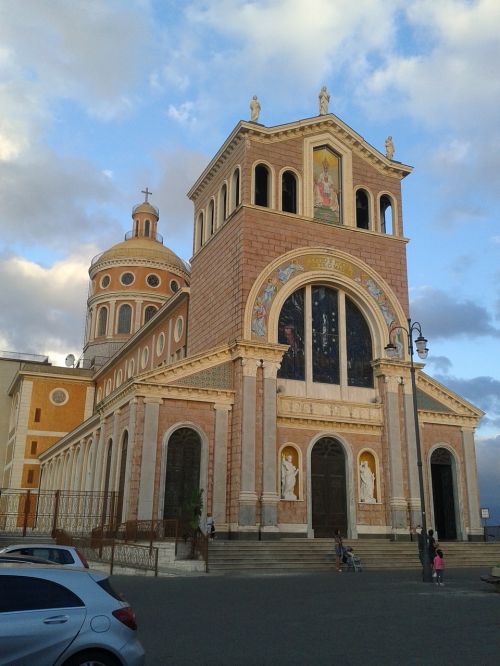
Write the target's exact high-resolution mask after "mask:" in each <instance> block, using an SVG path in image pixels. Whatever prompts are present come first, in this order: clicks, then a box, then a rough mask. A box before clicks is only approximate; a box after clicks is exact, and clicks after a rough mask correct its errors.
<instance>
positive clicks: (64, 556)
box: [0, 543, 89, 569]
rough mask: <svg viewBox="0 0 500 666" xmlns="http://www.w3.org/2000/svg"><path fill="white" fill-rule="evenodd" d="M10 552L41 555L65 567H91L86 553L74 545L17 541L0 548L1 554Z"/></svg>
mask: <svg viewBox="0 0 500 666" xmlns="http://www.w3.org/2000/svg"><path fill="white" fill-rule="evenodd" d="M6 553H9V555H29V556H30V557H41V558H42V559H44V560H50V561H51V562H54V564H61V565H62V566H65V567H85V568H86V569H88V568H89V565H88V562H87V560H86V559H85V557H84V555H82V553H81V552H80V551H79V550H78V548H75V547H74V546H56V545H55V544H52V543H29V544H22V543H15V544H12V545H10V546H5V547H4V548H0V555H4V554H6Z"/></svg>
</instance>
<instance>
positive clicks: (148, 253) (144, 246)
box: [92, 203, 189, 274]
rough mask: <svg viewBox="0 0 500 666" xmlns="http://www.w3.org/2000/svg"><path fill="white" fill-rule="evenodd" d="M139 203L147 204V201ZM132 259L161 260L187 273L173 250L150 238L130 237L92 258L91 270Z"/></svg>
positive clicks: (128, 262) (129, 262)
mask: <svg viewBox="0 0 500 666" xmlns="http://www.w3.org/2000/svg"><path fill="white" fill-rule="evenodd" d="M141 205H142V206H149V204H147V203H144V204H141ZM134 260H137V261H141V262H142V261H144V260H146V261H154V262H162V263H164V264H165V267H167V266H168V267H171V268H174V269H179V270H181V271H182V272H183V273H186V274H189V266H188V265H187V264H186V263H185V262H184V261H183V260H182V259H181V258H180V257H178V256H177V255H176V254H175V252H172V250H170V249H169V248H168V247H165V245H163V244H162V243H160V242H158V241H154V240H151V239H150V238H130V239H129V240H125V241H122V242H121V243H117V244H116V245H113V247H111V248H110V249H109V250H106V251H105V252H103V253H102V254H101V255H99V256H98V257H96V258H95V259H94V260H93V262H92V272H93V273H94V271H96V270H99V268H100V267H101V266H102V264H104V263H108V262H121V261H124V262H126V263H127V264H131V263H134Z"/></svg>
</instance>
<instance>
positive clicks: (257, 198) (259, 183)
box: [254, 164, 269, 208]
mask: <svg viewBox="0 0 500 666" xmlns="http://www.w3.org/2000/svg"><path fill="white" fill-rule="evenodd" d="M254 203H255V205H256V206H265V207H266V208H268V207H269V169H268V168H267V167H266V165H265V164H257V166H256V167H255V174H254Z"/></svg>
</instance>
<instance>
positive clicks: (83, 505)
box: [0, 488, 117, 537]
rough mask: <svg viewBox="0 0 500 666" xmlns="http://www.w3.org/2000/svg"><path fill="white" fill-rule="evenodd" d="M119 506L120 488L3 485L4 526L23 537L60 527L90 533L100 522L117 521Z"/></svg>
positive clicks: (0, 510) (0, 515) (0, 517)
mask: <svg viewBox="0 0 500 666" xmlns="http://www.w3.org/2000/svg"><path fill="white" fill-rule="evenodd" d="M116 507H117V493H116V492H107V493H104V492H91V491H82V492H72V491H65V490H38V489H37V490H30V489H26V490H23V489H21V490H18V489H10V488H9V489H1V490H0V530H1V531H2V532H4V533H6V534H12V535H19V536H23V537H25V536H26V535H27V534H28V533H30V534H50V535H54V534H55V533H56V532H57V530H65V531H66V532H68V533H70V534H73V535H82V536H83V535H89V534H90V533H91V532H92V530H93V529H95V528H96V527H97V526H99V525H103V524H107V525H112V524H113V522H114V514H115V511H116Z"/></svg>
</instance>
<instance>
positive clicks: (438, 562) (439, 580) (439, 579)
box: [432, 548, 444, 585]
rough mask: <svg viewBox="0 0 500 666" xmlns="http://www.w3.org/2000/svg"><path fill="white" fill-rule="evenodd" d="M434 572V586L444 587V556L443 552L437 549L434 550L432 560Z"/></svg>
mask: <svg viewBox="0 0 500 666" xmlns="http://www.w3.org/2000/svg"><path fill="white" fill-rule="evenodd" d="M432 564H433V566H434V571H435V572H436V585H444V583H443V574H444V555H443V551H442V550H440V549H439V548H438V549H437V550H436V555H435V557H434V560H433V563H432Z"/></svg>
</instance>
